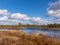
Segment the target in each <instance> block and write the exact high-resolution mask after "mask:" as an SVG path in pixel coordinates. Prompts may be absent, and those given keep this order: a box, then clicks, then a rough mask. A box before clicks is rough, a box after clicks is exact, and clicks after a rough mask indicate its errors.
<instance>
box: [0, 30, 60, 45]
mask: <svg viewBox="0 0 60 45" xmlns="http://www.w3.org/2000/svg"><path fill="white" fill-rule="evenodd" d="M0 45H60V42H59V41H57V40H55V39H53V38H49V37H47V36H45V35H43V34H39V35H36V34H34V33H32V34H27V33H24V32H19V31H16V30H11V31H0Z"/></svg>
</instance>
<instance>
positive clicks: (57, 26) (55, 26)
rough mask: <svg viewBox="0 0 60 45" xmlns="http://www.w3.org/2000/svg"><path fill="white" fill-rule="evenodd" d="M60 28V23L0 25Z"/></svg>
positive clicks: (5, 26) (4, 26) (8, 26)
mask: <svg viewBox="0 0 60 45" xmlns="http://www.w3.org/2000/svg"><path fill="white" fill-rule="evenodd" d="M21 27H22V28H24V27H26V28H27V27H28V28H29V27H30V28H60V24H56V23H55V24H47V25H36V24H25V25H24V24H21V23H18V24H17V25H0V28H21Z"/></svg>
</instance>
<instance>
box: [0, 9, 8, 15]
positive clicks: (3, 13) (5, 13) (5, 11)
mask: <svg viewBox="0 0 60 45" xmlns="http://www.w3.org/2000/svg"><path fill="white" fill-rule="evenodd" d="M8 14H9V12H8V10H6V9H0V15H8Z"/></svg>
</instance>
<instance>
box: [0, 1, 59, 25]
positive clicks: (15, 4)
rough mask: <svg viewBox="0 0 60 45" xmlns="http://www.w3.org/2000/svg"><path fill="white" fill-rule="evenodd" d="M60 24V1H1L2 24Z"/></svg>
mask: <svg viewBox="0 0 60 45" xmlns="http://www.w3.org/2000/svg"><path fill="white" fill-rule="evenodd" d="M17 23H22V24H38V25H43V24H51V23H60V0H0V24H17Z"/></svg>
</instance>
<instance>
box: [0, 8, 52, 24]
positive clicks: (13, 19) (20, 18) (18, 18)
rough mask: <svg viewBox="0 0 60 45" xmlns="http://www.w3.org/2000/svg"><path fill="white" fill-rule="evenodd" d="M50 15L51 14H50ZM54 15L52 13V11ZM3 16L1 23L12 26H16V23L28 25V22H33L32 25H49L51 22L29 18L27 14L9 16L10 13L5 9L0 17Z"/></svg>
mask: <svg viewBox="0 0 60 45" xmlns="http://www.w3.org/2000/svg"><path fill="white" fill-rule="evenodd" d="M49 13H50V12H49ZM51 13H52V11H51ZM1 15H3V16H2V17H0V22H5V23H7V24H8V23H9V24H10V23H11V24H16V23H20V22H23V23H25V22H26V23H27V22H31V23H32V24H33V23H34V24H41V25H42V24H48V23H49V22H48V21H47V20H45V19H42V18H40V17H29V16H28V15H26V14H22V13H12V14H9V11H8V10H6V9H4V10H0V16H1Z"/></svg>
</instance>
